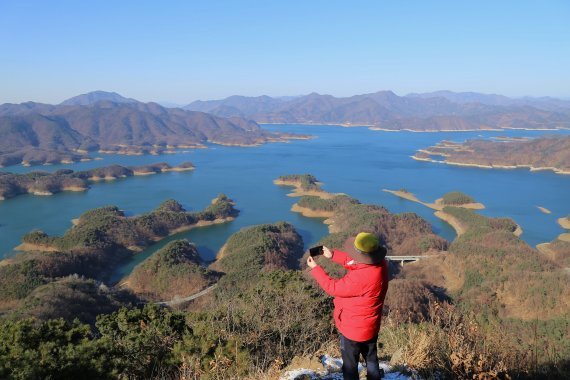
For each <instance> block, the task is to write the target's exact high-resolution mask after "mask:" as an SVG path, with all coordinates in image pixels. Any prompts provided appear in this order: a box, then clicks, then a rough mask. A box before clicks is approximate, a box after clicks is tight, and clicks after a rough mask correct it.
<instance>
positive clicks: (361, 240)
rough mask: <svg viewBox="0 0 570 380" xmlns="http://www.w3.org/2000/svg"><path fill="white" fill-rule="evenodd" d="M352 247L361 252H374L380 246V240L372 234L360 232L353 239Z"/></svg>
mask: <svg viewBox="0 0 570 380" xmlns="http://www.w3.org/2000/svg"><path fill="white" fill-rule="evenodd" d="M354 247H355V248H356V249H358V250H359V251H360V252H362V253H372V252H376V251H377V250H378V248H379V247H380V240H379V239H378V236H376V235H374V234H371V233H368V232H361V233H359V234H358V235H356V238H355V239H354Z"/></svg>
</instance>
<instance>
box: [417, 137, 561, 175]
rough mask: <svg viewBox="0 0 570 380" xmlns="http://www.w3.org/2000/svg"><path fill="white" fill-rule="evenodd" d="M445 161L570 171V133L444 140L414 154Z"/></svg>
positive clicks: (460, 163) (470, 164) (449, 162)
mask: <svg viewBox="0 0 570 380" xmlns="http://www.w3.org/2000/svg"><path fill="white" fill-rule="evenodd" d="M433 157H442V158H443V159H441V160H438V161H437V162H444V163H446V164H452V165H453V164H455V165H465V166H479V167H485V168H502V169H514V168H518V167H526V168H530V169H531V170H553V171H554V172H556V173H570V136H557V137H541V138H536V139H532V140H512V141H488V140H468V141H466V142H464V143H454V142H450V141H442V142H440V143H439V144H437V145H435V146H432V147H429V148H425V149H421V150H420V151H418V152H417V153H416V154H415V155H414V158H415V159H417V160H421V161H434V160H435V159H434V158H433Z"/></svg>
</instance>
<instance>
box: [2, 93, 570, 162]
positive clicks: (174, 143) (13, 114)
mask: <svg viewBox="0 0 570 380" xmlns="http://www.w3.org/2000/svg"><path fill="white" fill-rule="evenodd" d="M257 123H303V124H340V125H349V126H350V125H352V126H355V125H365V126H371V127H374V128H377V129H385V130H394V131H397V130H413V131H442V130H454V131H461V130H481V129H504V128H523V129H560V128H570V101H568V100H562V99H556V98H550V97H543V98H530V97H526V98H516V99H515V98H509V97H506V96H502V95H493V94H491V95H489V94H479V93H473V92H464V93H455V92H451V91H437V92H433V93H425V94H409V95H406V96H398V95H396V94H395V93H393V92H391V91H379V92H375V93H371V94H363V95H354V96H351V97H345V98H337V97H334V96H331V95H321V94H317V93H311V94H309V95H304V96H296V97H270V96H265V95H264V96H258V97H245V96H238V95H235V96H230V97H228V98H226V99H222V100H209V101H195V102H192V103H190V104H188V105H187V106H185V107H182V108H169V107H164V106H161V105H159V104H158V103H152V102H151V103H143V102H140V101H137V100H135V99H132V98H126V97H123V96H121V95H119V94H117V93H115V92H105V91H94V92H90V93H87V94H82V95H78V96H75V97H72V98H70V99H67V100H65V101H63V102H62V103H60V104H58V105H52V104H44V103H35V102H25V103H20V104H11V103H6V104H2V105H0V166H6V165H13V164H18V163H23V164H40V163H57V162H67V161H77V160H81V159H88V157H87V156H86V154H87V153H88V152H90V151H95V150H99V151H100V152H103V153H124V154H145V153H153V154H156V153H161V152H165V151H167V150H171V149H174V148H187V147H198V146H203V144H205V143H218V144H226V145H246V146H250V145H257V144H260V143H264V142H268V141H276V140H277V141H279V140H282V139H284V138H285V139H287V138H296V137H297V138H298V137H300V136H292V135H287V134H278V133H270V132H268V131H265V130H263V129H262V128H260V126H259V125H258V124H257ZM301 137H306V136H301Z"/></svg>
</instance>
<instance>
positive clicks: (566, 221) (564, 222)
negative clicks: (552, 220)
mask: <svg viewBox="0 0 570 380" xmlns="http://www.w3.org/2000/svg"><path fill="white" fill-rule="evenodd" d="M556 222H557V223H558V224H559V225H560V227H562V228H564V229H566V230H570V218H568V217H565V218H558V219H557V220H556Z"/></svg>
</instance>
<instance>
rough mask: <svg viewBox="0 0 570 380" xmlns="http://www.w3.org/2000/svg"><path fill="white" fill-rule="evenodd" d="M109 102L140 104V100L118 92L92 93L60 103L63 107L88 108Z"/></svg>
mask: <svg viewBox="0 0 570 380" xmlns="http://www.w3.org/2000/svg"><path fill="white" fill-rule="evenodd" d="M103 100H107V101H110V102H113V103H138V102H139V101H138V100H135V99H131V98H125V97H124V96H121V95H119V94H117V93H116V92H107V91H92V92H88V93H87V94H82V95H77V96H74V97H72V98H69V99H67V100H64V101H63V102H61V103H60V105H63V106H87V105H91V104H95V103H97V102H100V101H103Z"/></svg>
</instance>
